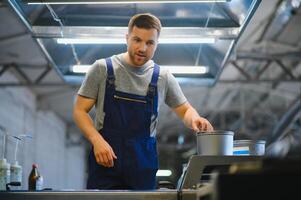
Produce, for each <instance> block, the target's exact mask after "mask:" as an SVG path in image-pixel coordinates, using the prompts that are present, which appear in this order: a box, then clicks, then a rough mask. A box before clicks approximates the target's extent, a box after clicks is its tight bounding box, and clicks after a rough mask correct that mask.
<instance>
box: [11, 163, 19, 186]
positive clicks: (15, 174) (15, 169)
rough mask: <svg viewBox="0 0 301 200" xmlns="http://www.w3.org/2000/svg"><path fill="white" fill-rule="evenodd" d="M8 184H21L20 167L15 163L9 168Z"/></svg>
mask: <svg viewBox="0 0 301 200" xmlns="http://www.w3.org/2000/svg"><path fill="white" fill-rule="evenodd" d="M10 182H20V183H22V166H21V165H19V164H18V161H15V163H14V164H12V165H11V167H10Z"/></svg>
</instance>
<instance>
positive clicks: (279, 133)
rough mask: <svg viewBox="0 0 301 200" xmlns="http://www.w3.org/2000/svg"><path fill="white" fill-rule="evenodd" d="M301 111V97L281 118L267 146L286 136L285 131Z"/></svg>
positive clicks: (298, 97) (299, 96) (300, 96)
mask: <svg viewBox="0 0 301 200" xmlns="http://www.w3.org/2000/svg"><path fill="white" fill-rule="evenodd" d="M300 91H301V88H300ZM300 111H301V95H298V96H297V98H296V99H295V100H294V101H293V103H292V104H291V106H290V107H289V109H288V111H287V112H286V113H285V114H284V115H283V116H282V117H281V119H280V121H279V123H277V125H276V126H275V127H274V129H273V131H272V133H271V138H270V139H269V140H268V141H267V145H268V146H269V145H273V143H274V142H276V141H278V140H280V139H281V138H283V136H285V135H286V133H285V132H284V130H285V129H286V128H287V127H288V126H289V125H290V123H291V122H292V121H293V119H294V118H295V116H296V115H297V114H298V113H299V112H300Z"/></svg>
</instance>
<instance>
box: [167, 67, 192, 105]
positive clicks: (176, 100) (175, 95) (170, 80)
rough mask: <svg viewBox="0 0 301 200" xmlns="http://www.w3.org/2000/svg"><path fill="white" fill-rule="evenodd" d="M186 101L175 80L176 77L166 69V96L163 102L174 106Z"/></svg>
mask: <svg viewBox="0 0 301 200" xmlns="http://www.w3.org/2000/svg"><path fill="white" fill-rule="evenodd" d="M186 101H187V99H186V97H185V96H184V94H183V92H182V89H181V87H180V85H179V83H178V81H177V80H176V78H175V77H174V76H173V75H172V74H171V72H169V71H167V73H166V97H165V103H166V104H167V105H168V106H169V107H171V108H175V107H177V106H179V105H181V104H183V103H185V102H186Z"/></svg>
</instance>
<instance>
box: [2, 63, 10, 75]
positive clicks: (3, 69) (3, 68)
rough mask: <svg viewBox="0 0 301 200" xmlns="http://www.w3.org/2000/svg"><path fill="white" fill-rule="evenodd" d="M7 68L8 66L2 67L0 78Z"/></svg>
mask: <svg viewBox="0 0 301 200" xmlns="http://www.w3.org/2000/svg"><path fill="white" fill-rule="evenodd" d="M8 68H9V66H8V65H4V66H3V67H2V69H1V70H0V76H1V75H2V74H3V73H4V72H5V71H6V70H7V69H8Z"/></svg>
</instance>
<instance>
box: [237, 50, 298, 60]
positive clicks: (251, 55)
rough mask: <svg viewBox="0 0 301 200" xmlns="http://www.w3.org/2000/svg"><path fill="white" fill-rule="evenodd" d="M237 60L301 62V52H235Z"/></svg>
mask: <svg viewBox="0 0 301 200" xmlns="http://www.w3.org/2000/svg"><path fill="white" fill-rule="evenodd" d="M236 58H237V59H253V60H273V61H275V60H285V59H287V60H296V61H301V51H289V52H283V53H277V54H267V53H261V52H258V53H257V52H243V51H240V52H237V55H236Z"/></svg>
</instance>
